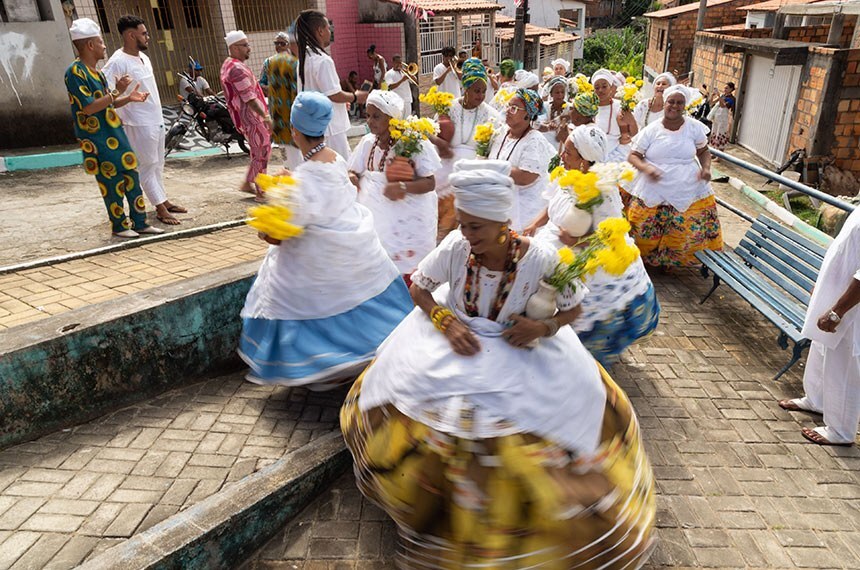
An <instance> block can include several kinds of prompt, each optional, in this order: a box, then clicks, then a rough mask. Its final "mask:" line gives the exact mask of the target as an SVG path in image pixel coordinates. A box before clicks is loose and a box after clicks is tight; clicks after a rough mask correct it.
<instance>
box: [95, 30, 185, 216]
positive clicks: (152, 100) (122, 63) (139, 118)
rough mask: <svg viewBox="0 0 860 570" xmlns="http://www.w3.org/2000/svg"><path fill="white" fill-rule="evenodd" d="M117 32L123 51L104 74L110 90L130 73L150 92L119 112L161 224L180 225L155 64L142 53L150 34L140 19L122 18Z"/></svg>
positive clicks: (142, 185) (183, 210) (148, 197)
mask: <svg viewBox="0 0 860 570" xmlns="http://www.w3.org/2000/svg"><path fill="white" fill-rule="evenodd" d="M117 31H118V32H119V33H120V35H122V49H118V50H116V51H115V52H114V53H113V55H112V56H111V57H110V59H109V60H108V62H107V63H106V64H105V66H104V68H103V69H102V72H103V73H104V75H105V77H106V78H107V80H108V83H109V84H110V86H111V88H113V87H115V83H116V78H117V77H121V76H123V75H126V74H127V75H129V76H130V77H131V78H132V85H134V84H138V83H139V84H140V88H141V89H142V90H145V91H148V92H149V98H148V99H147V100H146V101H144V102H143V103H141V104H139V105H126V106H125V107H121V108H119V109H117V111H116V112H117V113H118V114H119V116H120V118H121V119H122V123H123V127H124V128H125V133H126V135H128V141H129V143H130V144H131V148H132V150H134V153H135V154H136V155H137V161H138V171H139V172H140V185H141V187H142V188H143V193H144V194H146V197H147V199H148V200H149V202H150V203H151V204H152V205H153V206H155V214H156V216H157V217H158V219H159V221H161V222H163V223H165V224H168V225H171V226H173V225H177V224H179V223H180V222H179V220H178V219H176V218H175V217H174V216H173V214H175V213H180V214H184V213H185V212H186V211H187V210H186V209H185V208H183V207H181V206H179V205H176V204H171V203H170V201H169V200H168V199H167V193H166V192H165V190H164V180H163V175H164V117H163V116H162V113H161V99H159V97H158V86H157V85H156V83H155V75H154V74H153V70H152V63H151V62H150V61H149V58H148V57H147V56H146V54H145V53H143V52H144V51H146V49H147V48H148V47H149V32H147V31H146V25H145V24H144V22H143V20H141V19H140V18H138V17H137V16H121V17H120V18H119V20H117ZM130 89H131V88H130V87H129V89H128V90H130Z"/></svg>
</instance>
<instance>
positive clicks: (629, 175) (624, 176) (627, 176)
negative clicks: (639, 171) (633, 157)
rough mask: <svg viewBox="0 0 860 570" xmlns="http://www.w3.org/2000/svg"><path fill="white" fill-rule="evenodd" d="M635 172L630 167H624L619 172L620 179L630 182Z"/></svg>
mask: <svg viewBox="0 0 860 570" xmlns="http://www.w3.org/2000/svg"><path fill="white" fill-rule="evenodd" d="M634 176H635V174H634V173H633V171H632V170H630V169H625V170H624V172H622V173H621V180H623V181H624V182H631V181H632V180H633V177H634Z"/></svg>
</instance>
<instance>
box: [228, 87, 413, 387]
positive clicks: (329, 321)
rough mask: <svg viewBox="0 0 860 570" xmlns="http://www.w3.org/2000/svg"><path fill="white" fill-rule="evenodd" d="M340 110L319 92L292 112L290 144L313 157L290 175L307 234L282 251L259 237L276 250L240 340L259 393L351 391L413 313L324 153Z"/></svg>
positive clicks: (333, 160)
mask: <svg viewBox="0 0 860 570" xmlns="http://www.w3.org/2000/svg"><path fill="white" fill-rule="evenodd" d="M332 107H333V105H332V102H331V101H330V100H329V99H328V97H326V96H325V95H323V94H322V93H318V92H316V91H305V92H304V93H300V94H299V95H298V96H297V97H296V99H295V101H294V102H293V105H292V110H291V115H290V118H291V122H292V140H293V141H294V142H295V144H296V145H297V146H298V147H299V149H300V152H301V153H302V155H304V157H305V161H304V162H302V163H301V164H299V166H298V167H296V169H295V170H294V171H293V174H292V176H293V178H294V179H295V180H296V182H297V184H296V186H295V188H294V189H293V190H292V197H293V198H294V199H295V207H294V212H295V220H294V221H295V223H297V224H298V225H300V226H302V227H303V228H304V232H303V233H302V234H301V235H300V236H297V237H295V238H292V239H289V240H284V241H278V240H275V239H273V238H271V237H269V236H266V235H265V234H261V235H260V237H261V238H263V239H264V240H265V241H266V242H268V243H270V244H271V246H270V247H269V250H268V252H266V257H265V258H264V259H263V263H262V264H261V265H260V270H259V273H258V274H257V278H256V279H255V280H254V284H253V285H252V286H251V290H250V291H249V292H248V297H247V298H246V300H245V306H244V308H243V309H242V313H241V316H242V324H243V326H242V335H241V337H240V340H239V355H240V356H241V357H242V359H243V360H244V361H245V362H246V363H247V364H248V366H249V367H250V369H251V370H250V372H249V374H248V379H249V380H251V381H252V382H256V383H259V384H279V385H286V386H306V387H308V388H310V389H311V390H327V389H331V388H334V387H336V386H338V385H341V384H343V383H345V382H351V381H352V379H353V378H354V377H355V375H356V374H357V373H358V372H360V371H361V370H362V369H363V368H364V367H365V366H366V365H367V362H368V361H369V360H370V359H371V358H372V357H373V354H374V353H375V352H376V349H377V348H378V347H379V345H380V344H381V343H382V341H383V340H385V338H386V337H387V336H388V335H389V334H390V333H391V331H393V330H394V328H395V327H396V326H397V325H398V324H399V323H400V321H401V320H403V318H404V317H405V316H406V315H407V314H408V313H409V311H410V310H411V309H412V302H411V299H410V298H409V293H408V291H407V289H406V286H405V285H404V283H403V279H402V278H401V277H400V273H399V272H398V271H397V268H396V267H394V264H393V263H392V262H391V260H390V259H389V258H388V254H387V253H386V252H385V250H384V249H382V245H381V244H380V243H379V238H378V237H377V236H376V231H375V230H374V228H373V218H372V217H371V215H370V212H369V211H368V210H367V208H365V207H363V206H361V205H360V204H358V202H357V196H356V192H355V188H354V187H353V186H352V184H350V183H349V173H348V172H347V169H346V161H345V160H344V159H343V158H342V157H341V156H340V155H338V154H337V153H336V152H335V151H334V150H332V149H330V148H328V147H326V146H325V145H324V144H322V143H323V140H324V137H325V133H326V127H327V126H328V124H329V121H331V118H332V110H333V109H332ZM356 323H360V324H361V325H360V326H356ZM345 330H348V331H349V334H345V333H344V331H345Z"/></svg>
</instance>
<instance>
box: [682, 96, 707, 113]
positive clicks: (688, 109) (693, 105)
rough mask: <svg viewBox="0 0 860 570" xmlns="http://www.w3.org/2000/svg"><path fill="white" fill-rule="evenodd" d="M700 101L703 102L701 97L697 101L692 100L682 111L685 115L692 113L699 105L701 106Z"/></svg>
mask: <svg viewBox="0 0 860 570" xmlns="http://www.w3.org/2000/svg"><path fill="white" fill-rule="evenodd" d="M702 101H704V98H703V97H699V98H698V99H695V100H693V101H692V102H691V103H690V104H689V105H687V106H686V107H684V111H685V112H686V113H687V114H690V113H692V112H693V111H695V110H696V109H697V108H698V107H699V105H701V104H702Z"/></svg>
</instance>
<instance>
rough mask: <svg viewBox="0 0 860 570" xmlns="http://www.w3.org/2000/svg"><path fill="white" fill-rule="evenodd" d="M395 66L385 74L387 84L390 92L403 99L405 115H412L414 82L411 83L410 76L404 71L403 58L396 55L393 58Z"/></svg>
mask: <svg viewBox="0 0 860 570" xmlns="http://www.w3.org/2000/svg"><path fill="white" fill-rule="evenodd" d="M391 61H392V62H393V66H394V67H392V68H391V69H389V70H388V71H387V72H385V83H387V84H388V90H389V91H394V92H395V93H397V94H398V95H400V98H401V99H403V114H404V115H411V114H412V82H411V81H409V76H408V75H406V71H404V69H403V58H402V57H400V56H399V55H395V56H394V57H393V58H391Z"/></svg>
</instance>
